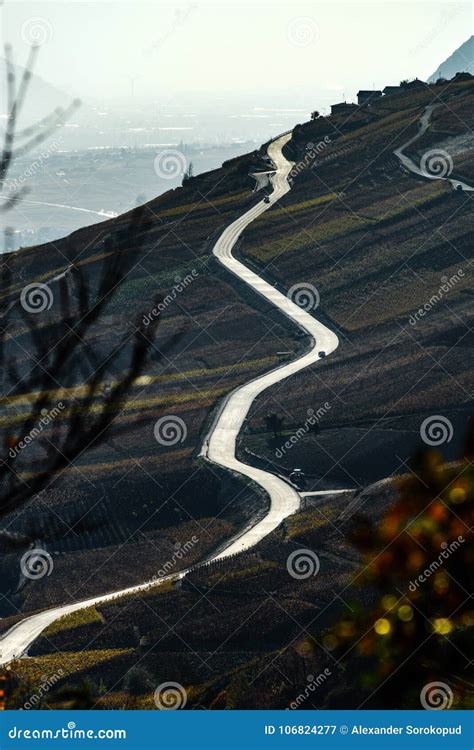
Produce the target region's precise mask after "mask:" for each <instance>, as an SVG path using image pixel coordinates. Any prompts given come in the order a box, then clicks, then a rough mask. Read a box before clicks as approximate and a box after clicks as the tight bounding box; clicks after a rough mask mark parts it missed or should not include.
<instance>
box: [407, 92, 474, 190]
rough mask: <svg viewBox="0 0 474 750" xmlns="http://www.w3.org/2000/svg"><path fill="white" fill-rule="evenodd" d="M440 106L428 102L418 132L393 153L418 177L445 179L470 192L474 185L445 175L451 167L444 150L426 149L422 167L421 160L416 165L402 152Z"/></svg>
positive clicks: (415, 139) (414, 139)
mask: <svg viewBox="0 0 474 750" xmlns="http://www.w3.org/2000/svg"><path fill="white" fill-rule="evenodd" d="M440 106H441V105H440V104H429V105H428V106H427V107H426V108H425V111H424V112H423V114H422V116H421V117H420V127H419V129H418V132H417V133H416V134H415V135H414V136H413V137H412V138H410V140H408V141H407V142H406V143H404V144H403V146H400V148H397V149H395V151H394V152H393V153H394V154H395V156H396V157H397V158H398V159H400V162H401V163H402V164H403V166H404V167H405V168H406V169H408V171H409V172H412V173H413V174H416V175H418V176H419V177H424V178H425V179H427V180H446V181H447V182H450V183H451V185H452V186H453V188H454V189H455V190H457V189H460V190H465V191H467V192H470V191H472V190H474V187H471V185H467V184H466V183H465V182H461V181H460V180H456V179H454V178H452V177H449V176H446V175H449V174H450V173H451V170H452V168H453V164H452V160H451V157H450V156H449V154H447V153H446V152H444V151H439V150H437V149H430V150H428V151H427V152H426V154H425V156H426V157H428V159H427V163H426V166H425V167H424V168H423V167H422V166H421V164H423V161H422V162H421V163H420V166H418V165H417V164H415V162H414V161H413V159H411V158H410V157H409V156H407V155H406V154H404V153H403V152H404V151H405V149H407V148H408V147H409V146H411V145H412V143H415V141H417V140H418V138H421V136H422V135H423V134H424V133H426V131H427V130H428V127H429V124H430V120H431V115H432V114H433V112H434V110H435V109H437V108H438V107H440ZM430 155H431V159H432V162H431V164H432V166H431V170H432V171H430ZM437 171H439V174H437Z"/></svg>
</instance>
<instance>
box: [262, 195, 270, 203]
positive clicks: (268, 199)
mask: <svg viewBox="0 0 474 750" xmlns="http://www.w3.org/2000/svg"><path fill="white" fill-rule="evenodd" d="M263 202H264V203H270V198H269V197H268V195H266V196H265V198H264V199H263Z"/></svg>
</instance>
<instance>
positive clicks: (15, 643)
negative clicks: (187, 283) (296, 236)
mask: <svg viewBox="0 0 474 750" xmlns="http://www.w3.org/2000/svg"><path fill="white" fill-rule="evenodd" d="M290 138H291V134H286V135H283V136H280V137H279V138H277V139H276V140H275V141H273V142H272V143H270V145H269V147H268V154H269V156H270V158H271V159H272V161H273V163H274V165H275V175H274V176H273V177H272V178H271V181H272V186H273V192H272V194H271V196H270V202H269V203H265V202H264V201H263V200H262V201H260V202H259V203H257V204H256V205H255V206H254V207H253V208H251V209H250V210H249V211H247V212H246V213H245V214H243V216H241V217H239V218H238V219H237V220H236V221H234V222H233V223H232V224H230V226H228V227H227V228H226V229H225V230H224V232H223V233H222V234H221V236H220V237H219V239H218V240H217V242H216V244H215V246H214V249H213V253H214V255H215V256H216V257H217V258H218V259H219V261H220V262H221V263H222V264H223V265H224V266H225V267H226V268H227V269H228V270H229V271H231V272H232V273H234V274H235V275H236V276H238V277H239V278H240V279H242V280H243V281H245V282H246V283H247V284H249V285H250V286H251V287H252V288H253V289H254V290H255V291H256V292H258V293H259V294H260V295H261V296H262V297H265V299H267V300H268V301H269V302H270V303H271V304H273V305H275V307H277V308H278V309H279V310H281V312H282V313H284V314H285V315H286V316H287V317H288V318H290V319H291V320H292V321H293V322H294V323H296V324H297V325H299V326H300V327H301V328H303V329H304V330H305V331H306V332H307V333H308V334H309V335H310V337H311V340H312V344H311V348H310V350H309V351H308V352H306V353H304V354H303V355H302V356H301V357H299V358H298V359H296V360H294V361H293V362H289V363H286V364H284V365H282V366H280V367H278V368H276V369H274V370H272V371H270V372H268V373H266V374H264V375H261V376H259V377H257V378H255V379H254V380H251V381H250V382H248V383H245V384H244V385H242V386H240V387H239V388H237V389H235V390H234V391H233V392H232V393H230V394H229V395H228V396H227V397H226V398H225V400H224V401H223V404H222V406H221V408H220V410H219V413H218V415H217V417H216V419H215V420H214V424H213V425H212V427H211V429H210V431H209V434H208V435H207V437H206V439H205V441H204V444H203V447H202V450H201V455H202V456H203V457H205V458H206V459H207V460H209V461H211V462H212V463H215V464H217V465H219V466H222V467H223V468H225V469H229V470H230V471H233V472H236V473H238V474H241V475H244V476H246V477H248V478H249V479H250V480H252V481H254V482H256V483H257V484H258V485H260V486H261V487H262V488H263V489H264V490H265V491H266V492H267V493H268V495H269V497H270V508H269V510H268V512H267V514H266V515H265V517H264V518H263V519H261V520H260V521H259V522H258V523H256V524H255V525H254V526H252V527H251V528H247V529H246V530H244V531H243V532H242V533H241V534H240V535H239V536H238V537H237V538H234V539H232V540H230V541H229V542H228V543H227V545H226V546H225V548H224V549H220V550H218V551H217V552H216V553H215V554H214V555H213V556H212V557H211V558H208V559H207V560H205V561H203V562H201V563H198V564H197V565H194V566H192V567H193V568H196V567H198V566H200V565H205V564H208V563H210V562H213V561H215V560H221V559H223V558H226V557H230V556H231V555H234V554H236V553H239V552H242V551H244V550H247V549H250V548H251V547H253V546H254V545H255V544H257V543H258V542H259V541H260V540H261V539H263V538H264V537H265V536H267V534H269V533H270V532H271V531H273V530H274V529H275V528H276V527H277V526H278V525H279V524H280V523H281V522H282V521H283V520H284V519H285V518H286V517H287V516H288V515H290V514H292V513H295V512H296V511H297V510H298V509H299V507H300V502H301V497H300V494H299V493H298V492H297V490H296V489H295V488H294V487H293V486H291V485H290V484H288V483H287V482H285V481H284V480H283V479H281V478H280V477H277V476H275V475H274V474H271V473H270V472H268V471H264V470H263V469H258V468H255V467H253V466H249V465H248V464H244V463H242V462H241V461H239V460H238V459H237V458H236V455H235V454H236V440H237V436H238V434H239V432H240V430H241V428H242V425H243V422H244V420H245V418H246V416H247V414H248V411H249V409H250V407H251V405H252V402H253V401H254V399H255V398H256V397H257V396H258V395H259V394H260V393H262V391H264V390H265V389H266V388H268V387H270V386H271V385H274V384H275V383H278V382H279V381H281V380H283V379H285V378H287V377H289V376H290V375H293V374H294V373H296V372H299V371H300V370H302V369H303V368H305V367H308V365H311V364H313V363H314V362H316V361H317V360H318V359H319V354H318V351H324V352H325V354H326V355H328V354H330V353H331V352H332V351H334V350H335V349H336V348H337V346H338V344H339V340H338V338H337V336H336V334H335V333H333V332H332V331H331V330H329V329H328V328H326V326H324V325H323V324H322V323H320V322H319V321H317V320H316V319H315V318H313V316H312V315H310V313H309V312H307V311H306V310H305V309H303V308H302V307H299V306H298V305H297V304H296V303H295V302H293V301H292V300H291V299H289V298H288V297H286V296H285V295H284V294H282V293H281V292H279V291H277V290H276V289H275V288H274V287H273V286H272V285H271V284H269V283H267V282H266V281H264V280H263V279H261V278H260V276H258V275H257V274H255V273H254V272H253V271H251V270H250V269H249V268H247V266H245V265H244V264H243V263H241V262H240V261H238V260H237V259H236V258H234V257H233V255H232V248H233V247H234V246H235V244H236V242H237V240H238V238H239V237H240V235H241V233H242V232H243V231H244V229H245V228H246V227H247V226H248V225H249V224H250V223H251V222H252V221H253V220H254V219H255V218H257V216H259V215H260V214H262V213H263V212H264V211H266V210H267V209H269V208H271V206H272V204H274V203H275V202H276V201H278V200H279V199H280V198H281V197H282V196H283V195H284V194H285V193H287V192H288V191H289V190H290V185H289V183H288V175H289V172H290V170H291V168H292V163H291V162H289V161H288V160H287V159H286V158H285V157H284V156H283V153H282V149H283V147H284V145H285V144H286V143H287V142H288V141H289V140H290ZM190 570H191V568H188V569H186V570H182V571H180V572H178V573H173V574H170V575H168V576H165V577H163V578H159V579H156V580H154V581H147V582H146V583H143V584H140V585H138V586H131V587H129V588H126V589H122V590H120V591H115V592H112V593H109V594H104V595H101V596H96V597H92V598H90V599H86V600H84V601H80V602H76V603H74V604H67V605H63V606H59V607H54V608H52V609H48V610H45V611H44V612H41V613H39V614H35V615H32V616H30V617H27V618H26V619H24V620H22V621H21V622H19V623H18V624H17V625H14V626H13V627H12V628H11V629H10V630H9V631H8V632H7V633H6V634H5V635H4V636H3V637H2V638H0V664H6V663H8V662H9V661H11V660H12V659H14V658H17V657H19V656H21V655H22V654H24V653H25V651H26V650H27V649H28V647H29V646H30V645H31V643H32V642H33V641H34V640H35V639H36V638H37V637H38V636H39V635H40V633H41V632H42V631H43V630H44V629H45V628H47V627H48V626H49V625H50V624H51V623H52V622H54V621H55V620H56V619H58V618H59V617H63V616H64V615H67V614H70V613H72V612H75V611H77V610H79V609H83V608H86V607H89V606H92V605H95V604H102V603H104V602H108V601H112V600H113V599H115V598H118V597H121V596H125V595H130V594H138V593H140V592H142V591H146V590H148V589H149V588H150V587H151V586H157V585H159V584H161V583H164V582H165V581H173V580H174V581H176V580H178V579H180V578H183V577H184V576H185V575H186V574H187V573H188V572H189V571H190Z"/></svg>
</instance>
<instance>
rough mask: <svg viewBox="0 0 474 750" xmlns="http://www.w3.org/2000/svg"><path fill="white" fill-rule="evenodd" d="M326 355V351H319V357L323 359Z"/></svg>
mask: <svg viewBox="0 0 474 750" xmlns="http://www.w3.org/2000/svg"><path fill="white" fill-rule="evenodd" d="M325 356H326V352H318V357H319V358H320V359H323V358H324V357H325Z"/></svg>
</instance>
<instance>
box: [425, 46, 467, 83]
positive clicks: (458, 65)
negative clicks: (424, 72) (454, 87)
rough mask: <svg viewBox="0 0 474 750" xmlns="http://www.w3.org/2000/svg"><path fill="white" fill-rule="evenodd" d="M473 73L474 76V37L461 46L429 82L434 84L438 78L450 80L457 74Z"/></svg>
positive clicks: (442, 64)
mask: <svg viewBox="0 0 474 750" xmlns="http://www.w3.org/2000/svg"><path fill="white" fill-rule="evenodd" d="M461 72H464V73H471V75H474V36H471V37H470V38H469V39H467V41H465V42H464V44H461V46H460V47H458V49H457V50H455V51H454V52H453V54H452V55H450V56H449V57H448V58H447V59H446V60H445V61H444V62H443V63H441V65H440V66H439V68H438V69H437V70H436V71H435V72H434V73H433V74H432V75H431V76H430V77H429V79H428V82H429V83H434V82H435V81H437V80H438V78H445V79H446V80H449V79H450V78H452V77H453V76H455V75H456V73H461Z"/></svg>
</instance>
